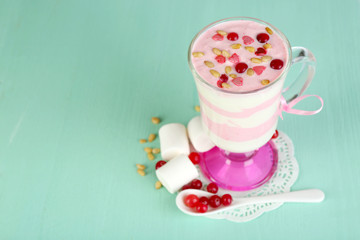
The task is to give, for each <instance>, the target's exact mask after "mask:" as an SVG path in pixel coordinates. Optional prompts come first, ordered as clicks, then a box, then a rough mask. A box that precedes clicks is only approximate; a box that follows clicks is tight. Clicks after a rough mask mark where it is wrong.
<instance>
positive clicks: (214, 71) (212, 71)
mask: <svg viewBox="0 0 360 240" xmlns="http://www.w3.org/2000/svg"><path fill="white" fill-rule="evenodd" d="M210 73H211V74H212V75H213V76H214V77H216V78H218V77H220V73H219V72H218V71H216V70H213V69H211V70H210Z"/></svg>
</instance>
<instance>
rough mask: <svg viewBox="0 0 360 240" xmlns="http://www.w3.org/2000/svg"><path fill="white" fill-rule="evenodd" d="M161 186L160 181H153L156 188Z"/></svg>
mask: <svg viewBox="0 0 360 240" xmlns="http://www.w3.org/2000/svg"><path fill="white" fill-rule="evenodd" d="M161 186H162V184H161V182H160V181H157V182H156V183H155V188H156V189H160V188H161Z"/></svg>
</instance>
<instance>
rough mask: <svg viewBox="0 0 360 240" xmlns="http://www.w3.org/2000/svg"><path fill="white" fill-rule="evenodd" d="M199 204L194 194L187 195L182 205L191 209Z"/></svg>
mask: <svg viewBox="0 0 360 240" xmlns="http://www.w3.org/2000/svg"><path fill="white" fill-rule="evenodd" d="M198 202H199V197H198V196H196V195H195V194H190V195H187V196H186V197H185V199H184V203H185V205H186V206H188V207H190V208H193V207H195V206H196V204H197V203H198Z"/></svg>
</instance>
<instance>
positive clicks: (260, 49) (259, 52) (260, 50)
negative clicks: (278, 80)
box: [255, 47, 266, 56]
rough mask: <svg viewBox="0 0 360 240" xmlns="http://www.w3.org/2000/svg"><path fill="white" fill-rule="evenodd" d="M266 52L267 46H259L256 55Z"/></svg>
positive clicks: (262, 54)
mask: <svg viewBox="0 0 360 240" xmlns="http://www.w3.org/2000/svg"><path fill="white" fill-rule="evenodd" d="M265 54H266V50H265V48H261V47H259V48H258V49H257V51H256V52H255V55H256V56H264V55H265Z"/></svg>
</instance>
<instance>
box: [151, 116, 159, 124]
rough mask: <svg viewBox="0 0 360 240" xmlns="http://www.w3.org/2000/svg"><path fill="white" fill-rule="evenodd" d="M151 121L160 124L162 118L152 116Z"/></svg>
mask: <svg viewBox="0 0 360 240" xmlns="http://www.w3.org/2000/svg"><path fill="white" fill-rule="evenodd" d="M151 122H152V123H153V124H159V123H160V118H158V117H152V118H151Z"/></svg>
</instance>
